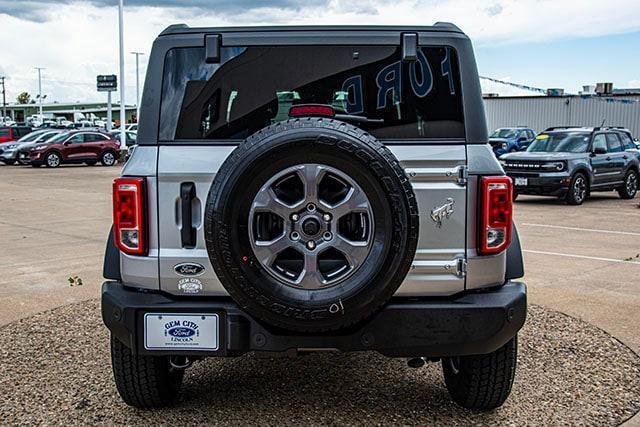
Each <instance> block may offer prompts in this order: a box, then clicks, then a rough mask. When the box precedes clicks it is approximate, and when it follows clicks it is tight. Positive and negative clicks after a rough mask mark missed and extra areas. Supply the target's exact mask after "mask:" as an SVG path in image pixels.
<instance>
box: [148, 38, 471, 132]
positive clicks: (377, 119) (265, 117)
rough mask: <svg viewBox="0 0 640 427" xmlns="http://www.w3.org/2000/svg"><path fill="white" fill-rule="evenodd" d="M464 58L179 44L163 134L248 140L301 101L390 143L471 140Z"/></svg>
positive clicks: (167, 87)
mask: <svg viewBox="0 0 640 427" xmlns="http://www.w3.org/2000/svg"><path fill="white" fill-rule="evenodd" d="M461 99H462V98H461V90H460V77H459V67H458V59H457V56H456V53H455V51H454V50H453V49H451V48H447V47H421V48H420V49H418V60H417V61H415V62H403V61H402V60H401V49H400V48H399V47H395V46H268V47H264V46H256V47H246V48H244V47H225V48H222V49H221V62H220V63H219V64H206V63H205V61H204V48H176V49H172V50H170V51H169V52H168V53H167V56H166V58H165V65H164V78H163V88H162V104H161V117H160V139H161V140H165V141H167V140H174V139H176V140H179V139H244V138H246V137H248V136H249V135H251V134H252V133H254V132H256V131H258V130H259V129H262V128H263V127H265V126H268V125H270V124H272V123H276V122H279V121H283V120H287V119H288V118H289V110H290V108H291V107H292V106H295V105H306V104H321V105H329V106H331V107H333V109H334V111H335V113H336V115H337V117H338V118H340V116H341V115H342V116H343V117H344V116H356V117H350V118H348V119H345V121H348V122H351V123H353V124H355V125H357V126H359V127H361V128H363V129H365V130H367V131H369V132H371V133H372V134H373V135H375V136H376V137H378V138H385V139H400V138H411V139H414V138H416V139H422V138H463V137H464V124H463V112H462V101H461Z"/></svg>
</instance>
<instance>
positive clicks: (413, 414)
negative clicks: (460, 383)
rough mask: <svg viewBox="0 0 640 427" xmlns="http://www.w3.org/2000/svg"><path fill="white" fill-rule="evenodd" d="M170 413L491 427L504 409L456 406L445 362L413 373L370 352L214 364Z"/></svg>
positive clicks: (200, 367)
mask: <svg viewBox="0 0 640 427" xmlns="http://www.w3.org/2000/svg"><path fill="white" fill-rule="evenodd" d="M164 411H168V412H173V413H174V414H175V411H179V412H187V413H190V414H192V415H193V414H199V415H205V414H209V415H210V416H215V418H216V419H220V420H224V422H229V423H231V424H233V423H235V422H236V421H237V423H238V424H241V423H242V424H244V423H249V424H252V423H258V424H264V423H266V424H294V423H295V424H387V423H391V424H402V425H410V424H421V425H424V424H425V423H437V424H451V422H452V421H455V422H461V421H462V422H464V423H471V422H478V421H481V422H487V423H489V422H492V421H495V420H494V418H495V416H496V414H497V413H498V412H499V411H500V410H498V411H494V412H490V413H487V414H478V413H474V412H471V411H468V410H465V409H463V408H461V407H459V406H457V405H455V404H454V403H453V402H452V401H451V399H450V397H449V395H448V393H447V390H446V388H445V385H444V381H443V379H442V373H441V368H440V364H439V363H432V364H429V365H426V366H425V367H423V368H421V369H412V368H409V367H407V365H406V361H405V359H390V358H386V357H384V356H381V355H379V354H377V353H372V352H368V353H361V354H311V355H308V356H302V357H298V358H273V359H266V360H265V359H263V358H258V357H255V356H253V355H250V356H245V357H241V358H238V359H231V360H223V359H207V360H205V361H203V362H201V363H197V364H196V365H195V366H194V367H193V368H192V369H190V370H189V371H188V373H187V376H186V377H185V383H184V385H183V388H182V390H181V393H180V400H179V402H178V403H177V404H176V405H175V406H174V407H173V408H170V409H166V410H164ZM222 414H224V415H223V416H222V417H221V415H222ZM197 418H199V417H197ZM499 419H504V418H503V417H499ZM191 420H194V418H191Z"/></svg>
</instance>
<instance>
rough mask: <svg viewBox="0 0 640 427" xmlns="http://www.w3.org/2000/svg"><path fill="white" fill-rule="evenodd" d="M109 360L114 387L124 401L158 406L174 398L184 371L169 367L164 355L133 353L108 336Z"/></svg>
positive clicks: (132, 404) (141, 406) (138, 405)
mask: <svg viewBox="0 0 640 427" xmlns="http://www.w3.org/2000/svg"><path fill="white" fill-rule="evenodd" d="M111 363H112V367H113V375H114V379H115V383H116V388H117V389H118V393H119V394H120V397H122V400H124V401H125V403H126V404H127V405H130V406H134V407H136V408H160V407H164V406H167V405H169V404H171V403H172V402H173V401H175V399H176V397H177V395H178V391H179V388H180V384H181V383H182V378H183V375H184V372H183V371H173V372H172V371H170V369H169V363H168V361H167V359H166V358H165V357H157V356H141V355H134V354H133V353H132V352H131V350H130V349H129V348H128V347H127V346H126V345H124V344H123V343H121V342H120V341H119V340H118V339H117V338H114V337H111Z"/></svg>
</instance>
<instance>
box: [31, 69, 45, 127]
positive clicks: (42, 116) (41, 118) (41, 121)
mask: <svg viewBox="0 0 640 427" xmlns="http://www.w3.org/2000/svg"><path fill="white" fill-rule="evenodd" d="M33 68H35V69H36V70H38V103H39V104H40V123H41V124H42V123H44V115H43V114H42V70H46V68H42V67H33Z"/></svg>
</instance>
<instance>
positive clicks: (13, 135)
mask: <svg viewBox="0 0 640 427" xmlns="http://www.w3.org/2000/svg"><path fill="white" fill-rule="evenodd" d="M31 130H32V129H31V128H30V127H29V126H2V127H0V143H2V142H12V141H16V140H18V139H20V138H22V137H23V136H25V135H27V134H28V133H31Z"/></svg>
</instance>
